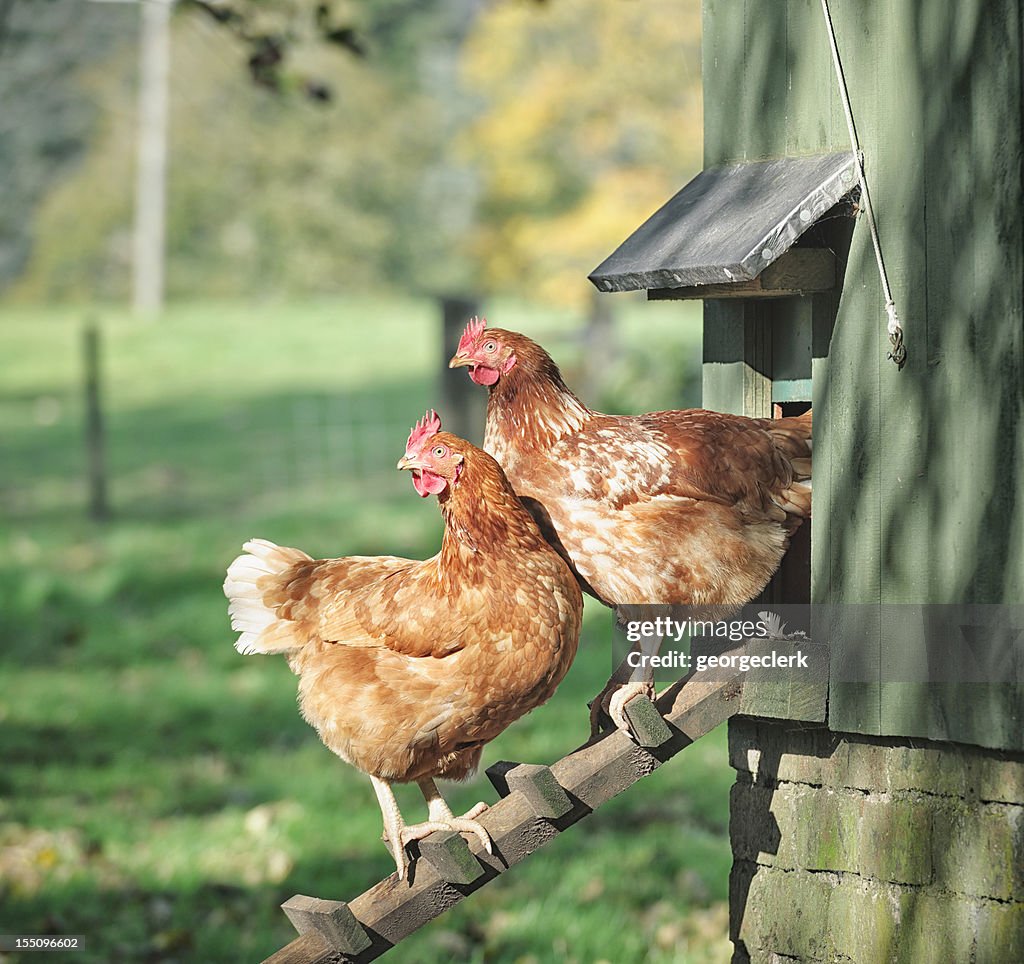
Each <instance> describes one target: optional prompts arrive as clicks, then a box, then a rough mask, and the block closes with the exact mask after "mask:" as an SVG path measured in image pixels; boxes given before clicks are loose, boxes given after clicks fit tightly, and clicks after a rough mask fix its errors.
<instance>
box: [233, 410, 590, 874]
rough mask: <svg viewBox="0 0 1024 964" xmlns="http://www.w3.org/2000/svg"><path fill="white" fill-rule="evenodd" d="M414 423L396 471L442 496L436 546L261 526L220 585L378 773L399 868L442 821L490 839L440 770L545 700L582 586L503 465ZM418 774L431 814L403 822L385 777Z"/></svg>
mask: <svg viewBox="0 0 1024 964" xmlns="http://www.w3.org/2000/svg"><path fill="white" fill-rule="evenodd" d="M440 429H441V422H440V419H438V418H437V416H436V415H435V414H434V413H433V412H430V413H428V414H427V416H426V418H424V419H422V420H421V421H420V422H419V423H417V425H416V427H415V428H414V429H413V430H412V433H411V434H410V436H409V440H408V443H407V445H406V451H405V455H404V456H403V458H402V459H401V461H400V462H399V463H398V467H399V468H400V469H408V470H410V471H411V472H412V477H413V485H414V486H415V488H416V491H417V492H418V493H419V495H420V496H422V497H424V498H426V497H427V496H429V495H436V496H437V500H438V504H439V506H440V509H441V515H442V518H443V519H444V535H443V538H442V541H441V551H440V552H439V553H438V554H437V555H435V556H433V557H432V558H430V559H427V560H426V561H423V562H419V561H415V560H411V559H399V558H395V557H392V556H380V557H369V556H352V557H349V558H345V559H320V560H314V559H312V558H310V557H309V556H308V555H306V553H304V552H302V551H301V550H299V549H288V548H284V547H281V546H276V545H274V544H273V543H272V542H266V541H264V540H262V539H254V540H252V541H251V542H247V543H246V544H245V547H244V548H245V550H246V554H245V555H241V556H239V557H238V558H237V559H235V561H234V562H233V563H232V564H231V566H230V568H229V569H228V575H227V581H226V582H225V583H224V592H225V594H226V595H227V597H228V598H229V599H230V601H231V602H230V607H229V611H230V613H231V617H232V623H231V624H232V628H234V629H236V630H239V631H240V632H241V635H240V636H239V638H238V641H237V642H236V643H235V648H236V649H237V650H238V651H239V652H240V653H244V654H249V653H284V654H285V655H286V657H287V659H288V663H289V665H290V666H291V668H292V671H293V672H295V673H296V674H298V676H299V677H300V680H299V703H300V706H301V709H302V714H303V716H304V717H305V719H306V720H307V721H308V722H309V723H310V724H311V725H312V726H313V727H314V728H315V729H316V731H317V733H319V735H320V738H321V740H323V742H324V744H325V745H326V746H327V747H328V748H329V749H330V750H333V751H334V752H335V753H336V754H338V756H340V757H341V758H342V759H343V760H346V761H347V762H349V763H351V764H352V765H353V766H355V767H357V768H358V769H360V770H362V771H363V772H364V773H366V774H368V775H369V777H370V780H371V781H372V782H373V787H374V790H375V791H376V793H377V799H378V802H379V803H380V808H381V812H382V813H383V816H384V833H385V837H386V839H387V840H388V842H389V843H390V845H391V850H392V853H393V855H394V858H395V863H396V865H397V869H398V875H399V877H400V878H401V877H404V876H405V873H406V868H407V857H406V854H405V845H406V844H407V843H409V842H410V841H412V840H418V839H420V838H422V837H424V836H426V835H427V834H429V833H431V832H433V831H435V830H455V831H460V832H466V833H472V834H476V835H477V836H478V837H479V838H480V840H481V842H482V843H483V844H484V846H485V847H486V848H487V849H488V850H490V838H489V837H488V835H487V832H486V831H485V830H484V828H483V827H482V826H481V825H480V823H479V822H477V821H476V820H475V819H474V818H475V817H477V816H478V815H479V814H480V813H481V812H482V811H483V810H484V809H485V805H484V804H482V803H481V804H477V806H475V807H474V808H473V809H471V810H470V811H469V813H467V814H465V815H464V816H462V817H456V816H454V815H453V814H452V812H451V810H450V809H449V808H448V806H447V804H446V803H445V801H444V799H443V798H442V797H441V795H440V793H439V792H438V790H437V787H436V785H435V784H434V778H435V777H445V778H447V779H452V780H461V779H464V778H466V777H467V776H469V775H470V774H472V773H473V771H474V770H475V769H476V768H477V765H478V763H479V762H480V755H481V751H482V749H483V746H484V744H485V743H487V742H488V741H490V740H493V739H494V738H495V737H496V736H497V735H498V734H499V733H501V732H502V730H504V729H505V728H506V727H507V726H508V725H509V724H510V723H512V722H514V721H515V720H517V719H519V717H521V716H523V715H524V714H526V713H528V712H529V711H530V710H532V709H533V708H534V707H536V706H540V704H541V703H543V702H545V701H546V700H547V699H548V698H549V697H550V696H551V695H552V693H554V691H555V687H557V686H558V684H559V683H560V682H561V680H562V677H563V676H564V675H565V673H566V671H567V670H568V668H569V665H570V664H571V663H572V660H573V657H574V655H575V653H576V646H577V642H578V640H579V629H580V618H581V612H582V602H583V600H582V596H581V594H580V590H579V587H578V586H577V584H576V580H575V578H574V576H573V574H572V573H571V572H570V571H569V568H568V566H567V565H566V564H565V562H564V561H563V560H562V558H561V557H560V556H559V555H558V554H557V553H556V552H555V551H554V550H553V549H552V548H551V547H550V546H549V545H548V543H547V542H546V541H545V540H544V538H543V536H542V535H541V533H540V530H539V529H538V527H537V524H536V522H535V521H534V520H533V518H532V517H531V516H530V514H529V513H528V512H527V511H526V510H525V509H524V508H523V507H522V505H521V504H520V502H519V500H518V498H517V497H516V495H515V493H514V492H513V491H512V488H511V486H510V485H509V484H508V481H507V479H506V478H505V475H504V473H503V472H502V470H501V468H500V467H499V466H498V464H497V463H496V462H495V461H494V459H492V458H491V457H490V456H489V455H487V454H486V453H485V452H483V451H481V450H480V449H478V448H476V447H474V446H473V445H470V444H469V443H468V442H466V441H464V440H462V439H460V438H457V437H456V436H454V435H450V434H448V433H446V432H442V431H441V430H440ZM410 781H416V782H417V783H418V784H419V786H420V789H421V790H422V792H423V795H424V797H425V798H426V800H427V805H428V810H429V817H428V820H427V821H426V822H424V823H420V824H416V825H413V826H407V825H406V824H405V823H404V821H403V820H402V815H401V813H400V812H399V810H398V805H397V803H396V801H395V797H394V794H393V793H392V791H391V786H390V785H391V784H392V783H394V782H400V783H401V782H410Z"/></svg>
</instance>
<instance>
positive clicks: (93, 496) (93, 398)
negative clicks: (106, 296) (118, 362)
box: [82, 318, 110, 522]
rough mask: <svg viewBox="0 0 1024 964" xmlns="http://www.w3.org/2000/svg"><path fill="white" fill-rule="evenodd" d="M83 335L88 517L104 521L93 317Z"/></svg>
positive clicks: (105, 507)
mask: <svg viewBox="0 0 1024 964" xmlns="http://www.w3.org/2000/svg"><path fill="white" fill-rule="evenodd" d="M82 336H83V337H82V357H83V363H84V369H85V451H86V481H87V484H88V490H89V518H90V519H92V520H93V521H95V522H103V521H105V520H106V519H109V518H110V506H109V504H108V502H107V465H106V439H105V433H104V426H103V408H102V396H101V391H100V374H101V372H100V332H99V328H98V327H97V326H96V322H95V320H94V319H91V318H90V319H88V320H87V321H86V323H85V328H84V329H83V331H82Z"/></svg>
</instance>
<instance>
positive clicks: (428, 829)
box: [370, 775, 493, 880]
mask: <svg viewBox="0 0 1024 964" xmlns="http://www.w3.org/2000/svg"><path fill="white" fill-rule="evenodd" d="M370 780H371V781H372V782H373V789H374V791H375V792H376V794H377V802H378V803H379V804H380V811H381V814H382V815H383V817H384V839H385V840H387V842H388V843H389V844H390V845H391V854H392V856H393V857H394V858H395V866H396V868H397V870H398V879H399V880H404V879H405V875H406V871H407V870H408V866H409V863H408V858H407V856H406V852H405V847H406V844H408V843H410V842H411V841H413V840H422V839H423V838H424V837H426V836H428V835H429V834H432V833H433V832H434V831H435V830H451V831H454V832H456V833H472V834H476V836H477V837H478V839H479V840H480V843H481V844H482V845H483V848H484V850H486V851H487V852H488V853H493V848H492V845H491V838H490V835H489V834H488V833H487V831H486V830H485V829H484V828H483V826H481V824H479V823H478V822H477V821H476V819H474V818H476V817H478V816H480V814H481V813H483V812H484V811H485V810H486V809H487V804H486V803H482V802H481V803H478V804H477V805H476V806H475V807H472V808H471V809H470V810H468V811H467V812H466V813H465V814H463V815H462V816H461V817H456V816H455V814H453V813H452V811H451V808H450V807H449V806H448V804H447V803H445V800H444V797H442V796H441V793H440V791H439V790H438V789H437V784H435V783H434V781H433V780H432V779H431V778H430V777H425V778H424V779H422V780H417V781H416V782H417V784H418V785H419V788H420V791H421V792H422V793H423V798H424V799H425V800H426V801H427V819H426V820H425V821H424V822H423V823H416V824H412V825H411V826H409V825H407V824H406V822H405V821H404V820H403V819H402V814H401V811H400V810H399V809H398V801H397V800H395V795H394V793H393V792H392V790H391V784H389V783H388V781H387V780H382V779H380V777H375V776H372V775H371V777H370Z"/></svg>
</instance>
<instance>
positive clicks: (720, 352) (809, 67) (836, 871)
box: [270, 0, 1024, 964]
mask: <svg viewBox="0 0 1024 964" xmlns="http://www.w3.org/2000/svg"><path fill="white" fill-rule="evenodd" d="M703 87H704V103H705V110H704V118H705V119H704V168H705V169H704V171H703V173H701V174H700V175H698V177H697V178H695V179H694V180H693V181H691V182H690V183H689V184H688V185H686V186H684V187H682V189H681V190H680V191H679V193H678V194H676V195H675V196H674V197H672V198H671V199H669V200H668V201H667V202H666V203H665V205H664V206H663V207H662V208H661V209H660V210H659V211H657V212H656V213H655V214H654V215H653V216H652V217H650V218H649V219H648V220H647V221H645V222H643V223H642V224H639V226H638V227H637V229H636V231H635V232H634V233H633V234H632V235H631V236H630V237H628V238H626V239H624V241H623V243H622V245H621V246H620V247H619V248H618V249H617V250H616V251H615V252H613V253H611V254H610V255H609V256H608V258H607V259H606V260H605V261H604V262H603V263H602V264H601V265H600V266H599V267H598V268H596V269H595V270H594V272H593V274H592V275H591V281H592V282H593V284H594V285H595V287H596V288H597V289H598V291H600V292H602V293H604V294H603V296H606V297H613V296H614V292H618V291H627V290H632V291H637V290H644V291H646V292H647V293H648V297H649V298H651V299H659V300H671V299H687V298H688V299H693V298H699V299H703V301H704V339H703V406H704V407H705V408H708V409H712V410H718V411H724V412H731V413H736V414H741V415H747V416H754V417H759V418H773V417H783V416H789V415H799V414H801V413H803V412H804V411H806V410H807V409H809V408H812V409H813V412H814V435H813V440H814V461H815V472H814V485H813V514H812V518H811V525H810V527H809V531H807V530H808V527H806V526H805V527H803V530H801V535H800V537H799V538H796V539H794V541H793V544H792V546H791V549H790V551H789V554H788V556H787V559H786V561H785V563H784V565H783V568H782V570H780V572H779V574H778V575H777V576H776V578H775V580H774V581H773V583H772V585H770V586H769V588H768V590H767V591H766V601H768V602H771V603H793V604H801V605H806V604H808V603H809V604H810V610H811V611H812V614H813V613H819V612H820V613H821V614H823V615H822V616H821V617H820V618H821V619H822V620H823V622H821V623H820V625H822V626H824V627H826V637H827V638H824V639H822V640H820V641H819V640H815V642H821V644H822V645H823V646H826V647H827V668H826V671H825V673H824V674H823V675H816V676H810V677H808V678H806V679H801V678H798V677H793V678H791V679H790V681H789V682H787V683H786V684H784V685H780V684H777V683H776V684H772V685H767V684H766V685H757V684H756V683H750V682H747V681H745V680H744V679H743V677H742V674H740V673H736V672H733V673H729V672H727V671H716V672H708V673H705V674H701V675H700V678H697V677H696V676H693V675H691V676H690V677H688V678H687V679H684V680H681V681H679V682H678V683H676V684H674V685H673V686H671V687H670V688H669V689H668V690H667V691H666V692H665V693H663V694H662V695H661V696H660V697H659V698H658V700H657V701H656V703H655V704H653V705H652V704H651V703H650V702H648V701H645V700H643V699H638V700H635V701H634V702H632V703H630V704H629V714H630V721H631V723H632V724H633V730H634V732H633V734H632V735H633V737H634V739H632V740H631V739H630V738H629V737H628V736H627V734H625V733H623V732H615V733H612V734H608V735H606V736H605V737H603V738H601V739H599V740H595V741H591V743H590V744H588V745H587V746H585V747H583V748H581V749H580V750H578V751H576V752H574V753H573V754H570V755H569V756H567V757H566V758H564V759H563V760H560V761H558V762H557V763H555V764H553V765H552V766H551V767H550V768H548V767H545V766H540V765H527V764H507V763H506V764H497V765H496V766H494V767H492V768H491V769H490V771H488V772H489V776H490V777H491V779H492V782H493V783H494V784H495V786H496V787H497V788H498V790H499V793H500V794H501V796H502V799H501V800H500V801H499V802H498V803H497V804H496V805H495V806H494V807H492V808H491V811H490V820H491V823H490V824H489V829H490V830H491V832H492V835H493V837H494V841H495V844H496V850H497V852H498V853H499V854H500V855H501V859H500V860H499V859H497V858H496V857H492V856H491V855H488V854H485V853H483V852H482V851H481V850H480V848H479V847H478V846H476V845H467V844H466V843H465V841H463V840H462V839H461V838H459V836H458V835H457V834H447V835H444V834H433V835H432V836H431V837H429V838H427V839H426V840H424V841H423V842H422V844H421V849H420V855H421V856H422V858H423V866H422V868H421V869H420V871H419V872H418V874H417V875H416V877H415V879H414V880H412V882H411V884H409V885H406V886H403V887H402V888H397V887H395V886H394V885H393V884H392V883H389V881H383V882H382V883H381V884H378V885H377V886H376V887H374V888H372V889H371V890H370V891H368V892H367V893H366V894H364V895H362V896H361V897H358V898H356V899H355V900H354V901H352V902H351V903H350V904H346V903H343V902H340V901H327V900H318V899H315V898H310V897H302V896H297V897H295V898H293V899H292V900H291V901H289V902H288V903H287V904H286V905H285V909H286V911H287V913H288V914H289V917H290V918H291V919H292V921H293V923H295V925H296V927H297V929H298V930H299V932H300V935H301V936H300V937H299V938H298V939H297V940H296V941H294V942H293V943H292V944H291V945H289V946H288V947H287V948H284V949H282V950H281V951H280V952H279V953H278V954H276V955H275V956H274V957H273V958H271V959H270V960H271V961H274V962H276V964H285V962H298V961H308V962H314V961H339V960H346V961H349V960H351V961H368V960H371V959H373V958H375V957H377V956H378V955H379V954H381V953H383V952H384V951H386V950H388V949H389V948H390V947H392V946H393V945H395V944H396V943H398V942H399V941H401V940H402V938H403V937H404V936H405V935H407V934H408V933H410V932H411V931H413V930H415V929H416V928H417V927H419V926H421V925H422V924H423V923H425V922H426V921H427V920H430V919H431V918H433V917H436V916H438V915H439V914H441V913H443V912H444V911H445V910H446V909H447V908H448V907H450V906H451V905H452V904H454V903H455V902H457V901H458V900H460V899H461V898H462V897H463V896H465V895H466V894H468V893H471V892H472V891H473V890H475V889H477V888H478V887H480V886H482V885H483V884H485V883H487V882H488V881H489V880H491V879H493V878H494V877H496V876H497V875H498V874H500V873H501V872H502V871H503V870H504V869H505V868H506V867H508V866H511V865H513V864H515V863H517V862H518V861H520V860H522V859H524V858H525V857H526V856H528V855H529V854H531V853H532V852H533V851H535V850H538V849H539V848H540V847H542V846H543V844H544V843H545V842H546V841H547V840H549V839H551V838H552V837H553V836H555V835H556V834H558V833H560V832H562V831H564V830H566V829H568V828H569V827H571V826H572V825H573V824H575V823H576V822H577V821H578V820H580V819H582V818H583V817H584V816H586V815H587V814H589V813H590V812H592V811H593V810H594V809H596V808H597V807H599V806H600V805H601V804H602V803H603V802H604V801H606V800H607V799H609V798H610V797H611V796H613V795H614V794H616V793H618V792H620V791H621V790H622V789H624V788H625V787H627V786H629V785H630V784H631V783H633V782H635V781H637V780H639V779H640V778H642V777H643V776H645V775H646V774H648V773H650V772H651V771H652V770H654V769H655V768H656V767H658V766H659V765H660V764H661V763H663V762H664V761H666V760H668V759H669V758H670V757H672V756H673V755H674V754H676V753H677V752H679V751H680V750H683V749H685V747H686V746H687V745H689V744H690V743H692V742H693V741H694V740H696V739H698V738H699V737H700V736H702V735H704V734H705V733H707V732H708V731H709V730H710V729H712V728H713V727H715V726H717V725H719V724H720V723H722V722H724V721H726V720H728V726H729V748H730V758H731V764H732V766H733V767H734V769H735V770H736V782H735V785H734V787H733V791H732V795H731V804H730V806H731V818H730V835H731V844H732V852H733V867H732V873H731V878H730V917H731V921H730V937H731V939H732V941H733V944H734V948H735V950H734V957H733V960H734V961H735V962H737V964H742V962H746V961H754V962H765V964H768V962H781V961H787V962H790V961H792V962H798V961H801V962H803V961H806V962H810V961H851V962H864V964H874V962H885V961H906V962H915V964H916V962H923V961H936V962H938V961H942V962H949V961H965V962H966V961H975V962H978V964H986V962H1017V961H1022V960H1024V504H1022V503H1024V500H1022V498H1021V495H1022V488H1024V422H1022V414H1024V2H1022V0H992V2H989V3H980V2H974V3H959V4H936V3H924V2H922V0H886V2H884V3H883V2H881V0H865V2H862V3H856V4H854V3H845V4H838V3H836V4H832V8H831V9H829V5H828V3H827V0H779V2H775V3H750V2H746V3H742V2H730V0H704V4H703ZM641 219H642V215H640V213H639V212H638V219H637V220H638V222H639V221H640V220H641ZM665 364H671V359H667V360H666V361H665ZM817 618H818V617H816V616H812V619H814V620H817ZM815 625H819V623H817V622H815ZM813 636H814V634H812V639H813ZM655 706H656V707H657V710H658V712H654V707H655Z"/></svg>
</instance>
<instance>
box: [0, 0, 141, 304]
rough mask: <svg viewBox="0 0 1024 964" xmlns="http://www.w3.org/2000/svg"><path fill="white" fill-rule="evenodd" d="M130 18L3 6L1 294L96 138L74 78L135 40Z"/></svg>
mask: <svg viewBox="0 0 1024 964" xmlns="http://www.w3.org/2000/svg"><path fill="white" fill-rule="evenodd" d="M135 14H136V12H135V11H134V10H132V9H130V8H129V7H126V6H121V5H110V4H106V5H99V4H90V3H81V2H57V0H53V2H49V3H46V2H42V0H35V2H32V0H2V2H0V104H2V105H3V109H2V110H0V169H2V170H3V172H4V175H3V179H2V186H0V290H2V289H3V288H4V287H5V286H6V285H7V284H9V283H10V282H11V280H12V279H13V278H15V277H16V276H17V275H18V273H19V272H20V271H21V270H22V269H23V268H24V265H25V263H26V261H27V260H28V257H29V254H30V251H31V241H30V235H29V232H28V231H27V230H26V225H29V224H31V222H32V216H33V212H34V211H35V209H36V206H37V205H38V204H39V203H40V201H41V199H42V198H43V197H44V196H45V195H46V193H47V192H48V191H49V190H50V188H51V187H52V185H53V184H54V183H55V182H56V181H57V180H58V179H59V178H61V177H64V176H66V175H67V174H69V173H70V172H71V171H73V170H74V169H75V167H76V165H77V164H78V163H79V162H80V161H81V159H82V158H83V156H84V153H85V151H86V149H87V147H88V144H89V143H90V141H91V139H92V138H93V136H94V135H95V132H96V123H97V110H96V108H95V106H94V105H93V104H92V103H91V101H90V97H89V91H88V90H86V89H83V88H81V87H80V86H79V85H78V84H77V77H78V74H79V71H80V70H81V69H82V68H83V67H84V66H86V65H88V64H91V63H94V62H97V61H99V60H102V59H103V58H104V57H106V56H107V55H108V54H109V52H110V50H111V49H112V48H114V47H116V46H117V45H118V44H119V43H121V42H122V41H123V38H124V36H125V34H126V33H128V34H129V35H130V34H131V33H132V31H133V29H134V23H135V20H136V16H135Z"/></svg>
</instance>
